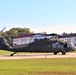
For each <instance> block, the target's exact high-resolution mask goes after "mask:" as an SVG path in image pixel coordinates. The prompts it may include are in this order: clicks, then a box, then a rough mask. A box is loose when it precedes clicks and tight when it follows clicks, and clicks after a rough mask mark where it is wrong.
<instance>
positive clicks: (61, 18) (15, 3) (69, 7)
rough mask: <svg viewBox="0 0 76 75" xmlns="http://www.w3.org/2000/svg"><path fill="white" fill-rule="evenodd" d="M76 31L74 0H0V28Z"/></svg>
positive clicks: (48, 31) (75, 4) (59, 32)
mask: <svg viewBox="0 0 76 75" xmlns="http://www.w3.org/2000/svg"><path fill="white" fill-rule="evenodd" d="M4 27H6V30H8V29H10V28H13V27H25V28H30V30H31V31H33V32H35V33H41V32H47V33H58V34H61V33H63V32H66V33H76V0H0V30H1V29H2V28H4Z"/></svg>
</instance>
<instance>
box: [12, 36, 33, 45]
mask: <svg viewBox="0 0 76 75" xmlns="http://www.w3.org/2000/svg"><path fill="white" fill-rule="evenodd" d="M32 36H33V34H30V35H25V36H18V37H16V38H14V39H13V46H16V45H24V44H29V43H30V42H31V39H32Z"/></svg>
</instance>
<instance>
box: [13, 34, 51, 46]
mask: <svg viewBox="0 0 76 75" xmlns="http://www.w3.org/2000/svg"><path fill="white" fill-rule="evenodd" d="M49 38H50V36H48V35H47V34H40V33H38V34H27V35H25V36H19V37H16V38H14V39H13V46H16V45H24V44H29V43H32V42H35V41H36V40H40V39H49Z"/></svg>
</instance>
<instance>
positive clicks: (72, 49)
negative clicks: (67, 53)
mask: <svg viewBox="0 0 76 75" xmlns="http://www.w3.org/2000/svg"><path fill="white" fill-rule="evenodd" d="M69 47H70V50H71V51H75V50H76V47H75V46H74V44H72V43H71V44H70V46H69Z"/></svg>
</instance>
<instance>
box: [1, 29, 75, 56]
mask: <svg viewBox="0 0 76 75" xmlns="http://www.w3.org/2000/svg"><path fill="white" fill-rule="evenodd" d="M3 30H4V29H3ZM3 30H2V31H3ZM2 31H1V32H0V50H6V51H12V52H13V53H12V54H10V56H13V55H14V54H16V53H18V52H53V53H54V55H57V53H59V52H61V53H62V55H65V54H66V52H71V51H75V46H74V45H73V44H72V43H70V42H63V41H60V40H58V39H56V38H55V39H51V38H50V39H47V38H46V39H40V40H36V41H34V42H32V43H30V44H28V45H23V46H15V47H12V46H10V45H9V44H8V43H7V41H6V40H5V38H4V37H3V36H2V35H1V33H2Z"/></svg>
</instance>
